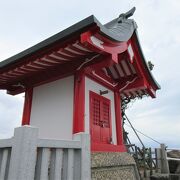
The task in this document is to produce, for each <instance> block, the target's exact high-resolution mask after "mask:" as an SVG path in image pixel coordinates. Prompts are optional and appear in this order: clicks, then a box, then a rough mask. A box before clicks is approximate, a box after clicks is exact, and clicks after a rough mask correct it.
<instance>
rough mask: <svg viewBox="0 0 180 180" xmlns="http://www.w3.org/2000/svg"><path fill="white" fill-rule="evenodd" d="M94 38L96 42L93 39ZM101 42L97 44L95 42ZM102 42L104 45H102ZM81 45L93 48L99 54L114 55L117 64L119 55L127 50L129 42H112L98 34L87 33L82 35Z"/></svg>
mask: <svg viewBox="0 0 180 180" xmlns="http://www.w3.org/2000/svg"><path fill="white" fill-rule="evenodd" d="M92 37H93V38H94V40H93V39H92ZM96 40H97V41H99V42H98V43H100V45H98V43H97V44H96V43H95V42H94V41H96ZM101 42H102V43H101ZM81 43H82V44H85V45H86V46H87V47H89V48H91V49H92V48H93V50H94V51H95V52H98V53H108V54H111V55H112V59H113V61H114V62H115V63H118V55H119V54H120V53H122V52H125V51H126V50H127V47H128V46H127V42H115V41H111V40H109V39H108V38H106V37H105V36H103V35H102V34H100V33H98V32H91V31H87V32H85V33H82V34H81Z"/></svg>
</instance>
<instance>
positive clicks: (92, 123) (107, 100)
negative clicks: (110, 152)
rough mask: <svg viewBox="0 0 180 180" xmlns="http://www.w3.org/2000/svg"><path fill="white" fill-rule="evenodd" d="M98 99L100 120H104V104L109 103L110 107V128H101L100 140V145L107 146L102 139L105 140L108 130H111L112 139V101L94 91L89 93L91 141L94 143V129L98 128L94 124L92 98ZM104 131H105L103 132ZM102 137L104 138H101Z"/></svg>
mask: <svg viewBox="0 0 180 180" xmlns="http://www.w3.org/2000/svg"><path fill="white" fill-rule="evenodd" d="M95 97H96V98H97V99H99V101H100V112H99V113H100V120H102V114H103V108H102V103H103V102H107V103H108V105H109V128H102V127H99V135H100V140H99V142H98V143H102V144H107V143H105V142H104V141H103V140H102V139H101V138H103V137H102V136H103V134H104V133H105V134H106V132H107V131H108V129H109V138H112V119H111V100H110V99H108V98H106V97H104V96H101V95H99V94H97V93H95V92H93V91H90V92H89V112H90V114H89V116H90V118H89V120H90V132H91V133H90V134H91V140H92V143H93V134H92V132H93V129H94V128H96V127H94V126H95V125H94V122H93V117H92V115H93V111H92V101H91V100H92V98H95ZM103 130H104V131H103ZM101 135H102V136H101Z"/></svg>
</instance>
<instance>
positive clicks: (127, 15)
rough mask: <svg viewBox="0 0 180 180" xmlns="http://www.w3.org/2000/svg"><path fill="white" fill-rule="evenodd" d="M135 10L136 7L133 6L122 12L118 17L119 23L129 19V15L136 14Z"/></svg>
mask: <svg viewBox="0 0 180 180" xmlns="http://www.w3.org/2000/svg"><path fill="white" fill-rule="evenodd" d="M135 10H136V8H135V7H133V8H132V9H130V10H129V11H128V12H126V13H122V14H120V15H119V18H118V23H122V22H123V21H124V20H126V19H128V18H129V17H131V16H132V15H133V14H134V12H135Z"/></svg>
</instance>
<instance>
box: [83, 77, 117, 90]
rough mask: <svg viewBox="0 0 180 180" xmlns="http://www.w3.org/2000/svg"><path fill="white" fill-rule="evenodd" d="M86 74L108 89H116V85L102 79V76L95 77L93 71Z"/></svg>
mask: <svg viewBox="0 0 180 180" xmlns="http://www.w3.org/2000/svg"><path fill="white" fill-rule="evenodd" d="M86 76H87V77H88V78H89V79H91V80H93V81H95V82H96V83H98V84H100V85H102V86H104V87H105V88H107V89H109V90H112V91H113V90H114V87H113V86H111V85H110V84H108V83H106V82H105V81H102V80H101V79H100V78H97V77H95V76H94V75H93V74H91V73H86ZM105 80H106V79H105Z"/></svg>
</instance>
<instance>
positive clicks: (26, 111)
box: [22, 88, 33, 126]
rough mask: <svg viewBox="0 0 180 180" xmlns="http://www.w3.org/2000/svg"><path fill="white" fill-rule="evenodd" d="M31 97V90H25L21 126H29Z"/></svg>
mask: <svg viewBox="0 0 180 180" xmlns="http://www.w3.org/2000/svg"><path fill="white" fill-rule="evenodd" d="M32 95H33V89H32V88H31V89H27V90H26V91H25V99H24V110H23V117H22V126H23V125H29V124H30V116H31V106H32Z"/></svg>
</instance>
